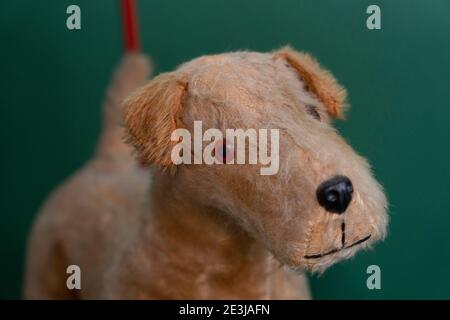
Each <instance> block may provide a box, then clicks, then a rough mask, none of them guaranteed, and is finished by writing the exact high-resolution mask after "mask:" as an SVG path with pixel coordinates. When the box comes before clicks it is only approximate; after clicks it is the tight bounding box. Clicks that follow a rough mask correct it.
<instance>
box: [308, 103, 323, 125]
mask: <svg viewBox="0 0 450 320" xmlns="http://www.w3.org/2000/svg"><path fill="white" fill-rule="evenodd" d="M306 113H308V114H309V115H310V116H312V117H313V118H314V119H316V120H318V121H320V114H319V112H318V111H317V107H316V106H313V105H312V104H307V105H306Z"/></svg>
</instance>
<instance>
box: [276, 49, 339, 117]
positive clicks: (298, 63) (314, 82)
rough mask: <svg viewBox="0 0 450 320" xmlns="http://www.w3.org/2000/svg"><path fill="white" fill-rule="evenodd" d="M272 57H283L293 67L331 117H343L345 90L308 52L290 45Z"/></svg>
mask: <svg viewBox="0 0 450 320" xmlns="http://www.w3.org/2000/svg"><path fill="white" fill-rule="evenodd" d="M273 58H274V59H284V60H285V61H286V62H287V63H288V64H289V66H291V67H292V68H294V69H295V70H296V72H297V73H298V75H299V77H300V78H301V79H302V80H303V81H304V82H305V84H306V86H307V89H308V90H309V91H311V92H312V93H313V94H315V95H316V96H317V97H318V98H319V100H320V101H322V103H323V104H324V105H325V106H326V108H327V112H328V114H329V115H330V116H331V117H336V118H343V117H344V110H345V108H346V107H347V104H346V98H347V92H346V91H345V89H344V88H343V87H342V86H340V85H339V84H338V83H337V81H336V79H335V78H334V77H333V75H332V74H331V73H330V72H329V71H327V70H325V69H323V68H322V67H321V66H320V65H319V63H318V62H317V61H316V60H315V59H314V58H312V57H311V56H310V55H309V54H307V53H304V52H297V51H295V50H293V49H291V48H290V47H284V48H282V49H280V50H278V51H276V52H275V53H274V55H273Z"/></svg>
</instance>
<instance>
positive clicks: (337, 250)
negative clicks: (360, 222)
mask: <svg viewBox="0 0 450 320" xmlns="http://www.w3.org/2000/svg"><path fill="white" fill-rule="evenodd" d="M343 234H345V233H343ZM371 236H372V235H371V234H369V235H368V236H366V237H364V238H362V239H359V240H357V241H355V242H353V243H352V244H350V245H348V246H342V247H341V248H336V249H333V250H330V251H327V252H324V253H317V254H311V255H306V256H304V257H303V258H305V259H318V258H322V257H325V256H328V255H330V254H333V253H336V252H339V251H341V250H344V249H348V248H351V247H354V246H357V245H358V244H361V243H363V242H365V241H367V240H369V239H370V237H371Z"/></svg>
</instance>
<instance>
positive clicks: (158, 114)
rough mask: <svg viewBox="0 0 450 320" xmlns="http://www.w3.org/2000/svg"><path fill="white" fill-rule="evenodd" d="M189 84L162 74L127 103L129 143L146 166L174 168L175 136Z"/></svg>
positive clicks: (134, 94)
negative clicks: (172, 152)
mask: <svg viewBox="0 0 450 320" xmlns="http://www.w3.org/2000/svg"><path fill="white" fill-rule="evenodd" d="M186 92H187V81H186V79H185V78H184V77H183V76H180V75H177V74H175V73H163V74H161V75H159V76H157V77H155V78H154V79H153V80H152V81H150V82H149V83H148V84H146V85H144V86H143V87H141V88H139V89H138V90H137V91H135V92H134V93H133V94H132V95H131V96H129V97H128V98H127V99H126V100H125V101H124V108H123V110H124V111H123V112H124V123H125V128H126V134H127V137H126V139H127V142H128V143H129V144H131V145H132V146H134V147H135V148H136V150H137V153H138V156H139V159H140V161H141V162H142V163H143V164H155V165H158V166H162V167H168V166H171V164H172V161H171V159H170V154H171V150H172V147H173V145H174V144H175V143H177V142H174V141H171V140H170V136H171V134H172V132H173V131H174V130H175V129H177V128H180V127H181V121H180V116H181V113H182V109H183V100H184V97H185V95H186Z"/></svg>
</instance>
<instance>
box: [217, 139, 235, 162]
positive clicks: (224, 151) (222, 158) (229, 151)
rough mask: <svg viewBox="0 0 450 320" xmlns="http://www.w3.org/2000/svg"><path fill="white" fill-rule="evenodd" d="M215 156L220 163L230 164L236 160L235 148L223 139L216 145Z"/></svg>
mask: <svg viewBox="0 0 450 320" xmlns="http://www.w3.org/2000/svg"><path fill="white" fill-rule="evenodd" d="M214 156H215V157H216V159H217V161H219V162H220V163H230V162H231V161H232V160H233V159H234V148H233V146H232V145H231V144H228V143H227V141H226V140H225V139H223V140H221V141H219V142H217V143H216V146H215V147H214Z"/></svg>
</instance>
